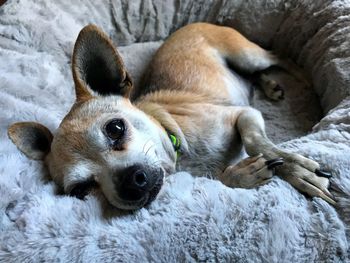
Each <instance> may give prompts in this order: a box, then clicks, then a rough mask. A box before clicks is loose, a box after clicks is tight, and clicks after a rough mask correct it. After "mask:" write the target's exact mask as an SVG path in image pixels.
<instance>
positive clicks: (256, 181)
mask: <svg viewBox="0 0 350 263" xmlns="http://www.w3.org/2000/svg"><path fill="white" fill-rule="evenodd" d="M282 163H283V161H282V159H281V158H278V159H273V160H269V161H267V160H266V159H265V158H263V155H262V154H259V155H257V156H255V157H249V158H246V159H244V160H242V161H241V162H239V163H238V164H236V165H231V166H228V167H227V168H226V169H225V171H224V172H223V173H222V174H221V175H220V176H219V180H220V181H221V182H222V183H223V184H225V185H227V186H229V187H241V188H253V187H256V186H260V185H264V184H266V183H268V182H269V181H270V179H271V177H272V176H273V168H274V167H276V166H278V165H281V164H282Z"/></svg>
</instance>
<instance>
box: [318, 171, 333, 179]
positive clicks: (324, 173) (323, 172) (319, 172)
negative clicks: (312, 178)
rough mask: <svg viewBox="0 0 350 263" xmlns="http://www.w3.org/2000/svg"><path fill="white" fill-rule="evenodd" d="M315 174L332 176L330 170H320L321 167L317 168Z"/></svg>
mask: <svg viewBox="0 0 350 263" xmlns="http://www.w3.org/2000/svg"><path fill="white" fill-rule="evenodd" d="M315 174H317V175H318V176H320V177H325V178H331V177H332V174H331V173H330V172H327V171H324V170H320V169H316V170H315Z"/></svg>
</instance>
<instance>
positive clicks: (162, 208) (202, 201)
mask: <svg viewBox="0 0 350 263" xmlns="http://www.w3.org/2000/svg"><path fill="white" fill-rule="evenodd" d="M194 21H211V22H216V23H223V24H226V25H229V26H234V27H235V28H237V29H238V30H240V31H241V32H242V33H243V34H244V35H246V36H247V37H248V38H250V39H251V40H254V41H256V42H258V43H259V44H261V45H263V46H264V47H268V48H271V49H273V50H276V51H277V52H280V53H283V54H285V55H287V56H290V57H291V58H292V59H294V60H295V61H296V62H297V63H298V64H299V65H300V66H302V67H303V68H304V69H305V70H306V72H307V73H308V74H309V76H311V78H312V81H313V84H314V90H310V89H306V88H304V87H302V86H301V85H300V84H299V83H298V82H296V81H295V80H294V79H292V78H290V77H288V76H287V75H283V76H282V78H283V79H284V81H285V83H286V84H285V85H286V86H287V93H286V97H287V99H286V100H285V101H283V102H280V103H277V104H276V103H271V102H269V101H267V100H266V99H265V98H264V96H263V95H262V94H261V93H259V92H258V93H257V94H256V97H255V99H254V103H255V105H256V107H258V108H259V109H261V110H262V111H263V113H264V116H265V118H266V120H267V126H268V133H269V135H270V136H271V137H272V139H273V140H274V141H275V142H279V143H281V142H284V143H282V144H280V146H281V147H283V148H285V149H288V150H290V151H293V152H298V153H301V154H303V155H306V156H309V157H310V158H312V159H314V160H316V161H318V162H320V163H321V164H322V166H323V167H324V168H325V169H328V170H331V171H332V173H333V175H334V177H333V178H332V179H331V183H332V189H331V192H332V193H333V194H334V195H335V196H336V197H337V200H338V205H337V207H332V206H330V205H329V204H327V203H326V202H324V201H323V200H321V199H319V198H314V199H310V198H307V197H305V196H304V195H302V194H300V193H299V192H298V191H296V190H295V189H294V188H292V187H291V186H290V185H289V184H288V183H286V182H284V181H283V180H281V179H279V178H278V177H276V178H275V179H274V180H273V181H272V182H271V183H269V184H268V185H265V186H263V187H260V188H258V189H253V190H245V189H230V188H227V187H225V186H224V185H222V184H221V183H220V182H218V181H215V180H210V179H207V178H193V177H192V176H191V175H190V174H187V173H178V174H174V175H172V176H170V177H169V178H167V181H166V183H165V185H164V187H163V189H162V191H161V193H160V194H159V197H158V198H157V200H156V201H154V202H153V203H152V204H151V205H150V206H149V207H147V208H143V209H141V210H139V211H136V212H134V213H132V214H130V213H123V212H120V211H117V210H115V209H113V208H112V207H111V206H109V205H108V204H107V203H106V201H105V200H104V198H103V197H102V196H101V195H99V194H98V193H97V194H95V195H90V196H89V197H88V199H87V200H85V201H81V200H78V199H75V198H72V197H68V196H64V195H62V194H61V193H60V190H59V189H57V188H56V186H55V185H54V184H53V183H52V182H51V181H50V180H49V177H48V175H47V171H46V170H45V168H44V167H43V165H42V163H40V162H35V161H30V160H28V159H27V158H26V157H25V156H24V155H22V154H20V153H19V152H18V150H17V149H16V147H15V146H14V145H13V144H12V143H11V142H10V140H9V139H8V138H7V134H6V130H7V127H8V125H9V124H11V123H13V122H16V121H23V120H27V121H38V122H41V123H43V124H45V125H46V126H48V127H50V128H51V130H52V131H54V130H55V128H56V127H57V125H58V124H59V122H60V120H61V119H62V117H63V116H64V115H65V113H66V112H67V110H68V109H69V108H70V106H71V104H72V103H73V100H74V95H73V81H72V77H71V72H70V57H71V53H72V48H73V43H74V41H75V39H76V37H77V34H78V32H79V30H80V29H81V28H82V27H83V26H85V25H86V24H88V23H94V24H97V25H99V26H100V27H102V28H103V29H104V30H105V31H106V32H107V34H109V35H110V36H111V38H112V39H113V40H114V42H115V43H116V44H118V45H119V46H122V47H120V50H121V52H122V55H123V57H124V58H125V60H126V65H127V67H128V68H129V71H130V72H131V74H132V75H133V77H134V79H135V80H136V82H137V80H138V79H139V77H140V74H141V72H142V71H143V69H144V67H145V66H146V65H147V62H148V61H149V59H150V57H151V55H152V54H153V53H154V51H155V50H156V48H158V47H159V45H160V43H161V41H162V40H163V39H165V38H166V37H167V36H168V35H169V34H170V33H171V32H173V31H174V30H176V29H177V28H179V27H181V26H182V25H185V24H187V23H190V22H194ZM349 40H350V2H349V1H341V0H333V1H331V0H318V1H313V0H305V1H297V0H287V1H284V0H263V1H260V0H249V1H247V0H236V1H214V0H212V1H208V0H201V1H191V0H182V1H178V0H144V1H142V0H135V1H134V0H133V1H128V0H124V1H122V0H119V1H118V0H111V1H93V0H86V1H83V0H82V1H64V0H55V1H53V0H52V1H44V0H18V1H14V0H8V2H7V3H6V4H5V5H3V6H2V7H0V120H1V121H0V129H1V133H0V144H1V148H0V262H174V261H178V262H184V261H186V262H198V261H205V262H214V261H218V262H346V261H349V260H350V259H349V252H350V251H349V240H350V239H349V237H350V235H349V228H348V227H349V226H350V201H349V197H350V110H349V107H350V96H349V95H350V88H349V85H350V78H349V76H350V41H349ZM151 41H155V42H151Z"/></svg>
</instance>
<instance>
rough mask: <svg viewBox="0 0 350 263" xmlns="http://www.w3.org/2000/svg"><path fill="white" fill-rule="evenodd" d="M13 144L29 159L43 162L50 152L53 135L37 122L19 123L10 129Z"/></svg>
mask: <svg viewBox="0 0 350 263" xmlns="http://www.w3.org/2000/svg"><path fill="white" fill-rule="evenodd" d="M8 136H9V137H10V139H11V140H12V142H13V143H14V144H15V145H16V146H17V147H18V149H19V150H20V151H21V152H23V153H24V154H25V155H26V156H27V157H28V158H30V159H34V160H43V159H45V157H46V155H47V154H48V153H49V152H50V149H51V142H52V139H53V135H52V133H51V132H50V130H49V129H48V128H46V127H45V126H44V125H42V124H40V123H36V122H17V123H14V124H12V125H11V126H10V127H9V128H8Z"/></svg>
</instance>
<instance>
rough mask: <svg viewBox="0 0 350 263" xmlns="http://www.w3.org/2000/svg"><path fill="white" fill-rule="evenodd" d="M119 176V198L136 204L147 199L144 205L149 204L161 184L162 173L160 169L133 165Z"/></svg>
mask: <svg viewBox="0 0 350 263" xmlns="http://www.w3.org/2000/svg"><path fill="white" fill-rule="evenodd" d="M120 174H121V181H120V184H119V186H118V188H119V189H117V191H118V193H119V197H120V198H121V199H123V200H125V201H128V202H130V201H131V202H137V201H140V200H142V199H145V198H147V200H146V201H145V205H146V204H149V203H151V202H152V201H153V200H154V199H155V198H156V196H157V194H158V193H159V191H160V189H161V186H162V184H163V177H164V172H163V170H162V169H160V168H158V169H153V168H148V167H143V166H141V165H133V166H131V167H128V168H126V169H125V170H123V171H122V172H121V173H120Z"/></svg>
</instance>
